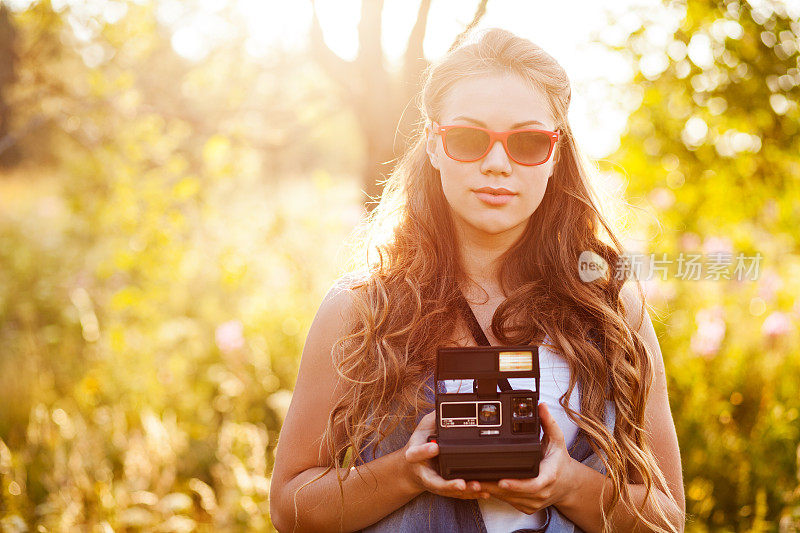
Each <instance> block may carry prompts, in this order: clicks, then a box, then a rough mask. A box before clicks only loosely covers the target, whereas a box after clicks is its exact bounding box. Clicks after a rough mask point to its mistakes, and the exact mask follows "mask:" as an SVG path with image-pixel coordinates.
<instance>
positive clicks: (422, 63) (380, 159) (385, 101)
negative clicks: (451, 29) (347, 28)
mask: <svg viewBox="0 0 800 533" xmlns="http://www.w3.org/2000/svg"><path fill="white" fill-rule="evenodd" d="M486 4H487V0H480V1H479V2H478V5H477V8H476V9H475V14H474V15H473V17H472V20H471V21H470V23H469V24H468V25H467V27H466V28H465V29H464V31H462V32H461V33H459V34H458V36H456V38H455V39H454V41H453V44H452V45H451V48H454V47H456V46H458V44H459V43H460V42H461V41H462V40H463V39H464V37H465V36H466V35H467V34H468V33H469V32H470V30H472V29H473V28H474V27H475V26H476V25H477V24H478V23H479V22H480V20H481V18H483V16H484V14H485V13H486ZM430 8H431V0H422V1H421V2H420V3H419V9H418V10H417V16H416V21H415V22H414V26H413V27H412V28H411V32H410V34H409V36H408V41H407V44H406V50H405V53H404V54H403V62H402V65H400V66H399V67H398V68H397V69H396V72H393V71H392V70H390V69H389V68H388V65H387V63H388V61H387V59H386V58H385V57H384V54H383V49H382V44H381V27H382V17H383V1H382V0H375V1H371V2H362V3H361V18H360V21H359V24H358V57H357V58H356V59H354V60H352V61H347V60H345V59H342V58H341V57H339V56H338V55H336V53H335V52H333V51H332V50H331V49H330V48H329V47H328V46H327V45H326V44H325V40H324V37H323V33H322V27H321V26H320V23H319V19H318V17H317V15H316V9H315V10H314V15H313V19H312V24H311V32H310V39H309V40H310V43H311V55H312V57H313V58H314V59H315V61H316V62H317V63H318V64H319V65H320V66H321V67H322V68H323V70H324V71H325V72H326V73H327V74H328V75H329V76H330V78H331V79H332V80H334V82H335V83H336V85H337V87H338V89H339V94H340V98H341V99H342V103H343V104H344V105H346V106H347V107H348V108H349V109H350V110H351V111H352V112H353V115H354V116H355V117H356V118H357V120H358V124H359V126H360V129H361V134H362V136H363V139H364V144H365V150H366V158H365V162H366V164H365V165H364V170H363V174H362V181H363V184H362V187H363V192H364V194H365V195H366V197H367V198H365V201H366V202H367V203H366V207H367V209H369V210H371V209H372V208H373V207H374V206H375V205H376V204H377V200H378V199H380V194H381V191H382V190H383V187H382V184H381V181H380V180H381V179H385V178H387V177H388V176H389V173H390V172H391V170H392V168H393V167H394V163H395V159H396V158H397V157H399V156H400V155H401V154H402V153H403V152H404V151H405V149H406V148H407V147H408V139H410V138H411V134H412V133H413V130H414V128H415V127H416V125H417V121H418V120H419V118H420V116H419V111H418V108H417V102H415V101H414V97H415V96H416V94H417V93H418V92H419V89H420V87H421V85H422V81H423V80H422V73H423V71H424V70H425V68H427V66H428V64H429V61H428V60H427V59H425V55H424V53H423V42H424V41H425V35H426V33H427V31H428V13H429V12H430ZM398 134H399V137H400V142H399V143H398V142H396V141H397V137H398ZM372 199H374V200H375V202H374V203H373V202H371V201H370V200H372Z"/></svg>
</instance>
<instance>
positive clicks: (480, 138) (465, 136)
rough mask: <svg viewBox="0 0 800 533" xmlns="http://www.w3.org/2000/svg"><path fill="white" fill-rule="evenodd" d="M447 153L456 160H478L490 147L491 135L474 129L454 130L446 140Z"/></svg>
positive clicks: (448, 134)
mask: <svg viewBox="0 0 800 533" xmlns="http://www.w3.org/2000/svg"><path fill="white" fill-rule="evenodd" d="M444 142H445V144H446V145H447V151H448V152H449V153H450V155H451V156H452V157H454V158H456V159H465V160H474V159H478V158H479V157H480V156H482V155H483V153H484V152H485V151H486V147H487V146H489V134H488V133H486V132H485V131H481V130H474V129H472V128H452V129H450V130H447V134H446V135H445V139H444Z"/></svg>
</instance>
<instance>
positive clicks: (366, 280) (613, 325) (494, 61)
mask: <svg viewBox="0 0 800 533" xmlns="http://www.w3.org/2000/svg"><path fill="white" fill-rule="evenodd" d="M498 73H513V74H516V75H517V76H519V77H520V78H521V79H523V80H526V81H527V82H530V83H531V86H532V87H535V88H537V89H538V90H540V91H541V92H542V93H543V94H545V95H546V97H547V100H548V103H549V105H550V109H551V111H552V112H553V117H554V118H555V121H556V125H557V126H556V127H557V128H560V129H561V132H562V137H561V141H560V142H559V143H558V145H557V152H556V154H555V156H554V157H555V158H556V159H555V165H554V172H553V176H552V177H551V178H550V180H549V181H548V184H547V189H546V191H545V194H544V198H543V199H542V202H541V204H540V205H539V207H538V208H537V209H536V211H535V212H534V213H533V215H532V216H531V217H530V219H529V221H528V224H527V226H526V228H525V231H524V233H523V234H522V236H521V237H520V238H519V240H518V241H517V242H516V243H515V244H514V245H513V246H512V247H511V248H510V249H509V250H507V251H506V252H505V254H504V255H503V257H502V258H501V265H502V266H501V270H500V280H501V283H502V289H503V291H504V293H505V294H506V295H507V299H506V300H505V301H504V302H503V303H502V304H500V306H499V307H498V308H497V311H496V312H495V315H494V317H493V318H492V324H491V328H492V333H493V334H494V336H495V337H496V338H497V339H498V340H499V341H500V342H502V343H504V344H509V345H519V344H531V343H535V344H541V343H542V341H543V339H544V336H545V334H547V335H548V336H549V339H550V342H551V346H552V347H553V349H555V350H556V351H558V352H559V353H560V354H562V356H563V357H564V359H565V360H566V361H567V362H568V364H569V367H570V370H571V377H570V381H569V388H568V390H567V392H566V393H565V394H564V395H563V396H562V397H561V398H560V399H559V402H560V404H561V406H562V407H563V408H564V410H565V411H566V413H567V416H569V418H570V419H571V420H572V421H573V422H574V423H575V424H577V426H578V427H579V429H580V430H582V431H583V432H584V433H585V435H586V436H587V438H588V439H589V443H590V445H591V447H592V449H593V450H594V452H595V453H597V454H598V455H599V456H600V457H601V459H602V461H603V464H604V465H605V467H606V472H607V474H606V475H607V476H609V477H610V478H611V480H612V481H613V499H612V503H611V505H610V507H609V509H607V510H605V509H604V529H603V530H604V531H610V530H611V529H610V527H611V526H610V524H609V522H608V517H609V516H610V515H611V512H612V511H613V509H614V508H615V507H616V506H617V505H618V504H619V503H623V504H624V505H626V507H628V508H629V509H630V510H631V511H632V512H635V513H636V515H637V516H638V517H639V518H640V519H641V520H642V521H643V522H644V523H646V524H647V525H648V526H650V527H651V528H652V529H653V530H654V531H676V530H675V529H669V530H666V529H664V528H663V527H661V526H660V525H659V524H656V523H653V522H652V521H651V520H650V519H648V518H647V517H646V516H644V515H643V514H642V513H641V512H640V510H639V509H637V508H636V506H635V505H633V502H632V499H631V495H630V493H629V491H628V485H627V484H628V483H629V482H631V476H630V475H629V472H630V471H633V470H635V471H638V472H639V474H640V475H641V477H642V479H643V480H644V482H645V484H646V486H647V491H648V492H647V494H648V498H649V500H651V508H652V509H654V510H655V511H656V513H657V514H658V515H659V516H660V518H661V519H662V520H663V523H669V522H668V520H666V517H667V514H666V511H665V510H664V509H663V508H662V507H661V506H660V505H659V502H658V499H657V498H654V494H653V492H652V491H651V488H652V486H653V485H655V486H656V487H657V488H658V489H660V490H661V491H663V492H664V493H665V494H666V495H667V497H669V498H670V499H672V498H673V497H672V495H671V493H670V491H669V489H668V487H667V483H666V480H665V478H664V475H663V473H662V472H661V470H660V469H659V467H658V464H657V462H656V460H655V458H654V456H653V453H652V451H651V450H650V449H649V447H648V445H647V443H646V439H645V432H644V414H645V404H646V402H647V399H648V394H649V391H650V385H651V382H652V379H653V363H652V354H650V353H649V352H648V350H647V348H646V346H645V344H644V343H643V341H642V339H641V337H640V335H639V334H638V332H637V331H635V330H634V329H633V328H632V327H630V326H629V325H628V323H627V322H626V320H625V319H624V316H625V313H626V309H625V306H624V302H623V301H622V299H621V298H620V290H621V288H622V286H623V284H624V283H625V281H626V278H628V276H627V275H622V276H619V275H615V273H614V272H613V271H609V273H608V275H606V276H605V277H601V278H599V279H597V280H595V281H593V282H591V283H587V282H584V281H582V280H581V278H580V275H579V270H578V262H579V256H580V254H581V252H582V251H584V250H590V251H592V252H594V253H596V254H597V255H599V256H600V257H602V258H603V259H604V260H605V261H606V263H607V264H608V265H617V264H618V259H619V258H620V256H621V255H622V253H623V252H622V250H623V246H622V245H621V243H620V242H619V240H618V238H617V237H616V236H615V235H614V232H613V230H612V228H611V227H610V225H609V224H608V223H607V221H606V220H605V219H604V217H603V216H602V214H601V213H600V210H599V209H598V205H599V202H598V200H597V193H596V191H594V190H593V189H592V186H591V183H590V181H589V179H588V171H587V169H586V166H587V165H586V163H584V162H583V158H582V156H581V155H580V152H579V150H578V148H577V145H576V142H575V139H574V137H573V134H572V130H571V128H570V126H569V123H568V121H567V110H568V108H569V104H570V96H571V90H570V83H569V79H568V78H567V75H566V73H565V71H564V69H563V68H562V67H561V65H559V64H558V62H557V61H556V60H555V59H553V57H551V56H550V55H549V54H547V53H546V52H545V51H544V50H543V49H542V48H540V47H539V46H537V45H535V44H533V43H532V42H530V41H529V40H526V39H523V38H520V37H518V36H516V35H514V34H512V33H510V32H508V31H506V30H502V29H490V30H487V31H484V32H483V33H482V34H481V35H480V38H479V39H477V40H474V41H472V42H467V43H465V44H462V45H461V46H460V47H458V48H456V49H455V50H452V51H450V52H449V53H448V54H447V55H446V56H445V57H444V58H442V59H441V60H439V61H438V62H436V63H434V64H432V65H431V66H430V67H429V68H428V70H427V71H426V76H425V81H424V86H423V88H422V91H421V92H420V94H419V96H418V99H417V104H418V106H419V108H420V111H421V120H420V122H419V124H418V128H417V130H416V132H415V136H414V138H413V139H412V144H411V146H410V148H409V149H408V150H407V151H406V152H405V153H404V154H403V156H402V157H401V158H400V160H399V161H398V163H397V165H396V167H395V168H394V171H393V172H392V173H391V175H390V176H389V178H388V179H387V180H386V181H385V182H384V186H385V188H384V192H383V194H382V196H381V198H380V202H379V203H378V205H377V206H376V207H375V209H374V210H373V211H372V212H371V213H370V215H369V216H368V217H367V219H366V220H365V223H364V224H362V225H361V226H360V227H359V228H358V229H357V230H356V232H354V234H353V235H354V237H353V239H352V242H354V243H355V245H356V246H357V248H358V249H360V250H363V251H364V253H362V255H361V256H360V260H359V262H358V263H357V264H356V266H355V268H354V271H356V272H361V275H358V276H347V277H345V278H343V279H347V280H348V283H347V284H346V286H344V289H345V290H348V291H349V292H350V293H351V296H352V302H353V307H352V310H353V313H352V314H353V316H354V322H353V324H354V325H353V327H352V329H349V330H348V331H349V333H348V334H347V335H345V336H343V337H342V338H340V339H339V340H338V341H337V342H336V344H335V345H334V347H333V350H332V357H333V358H334V363H335V366H336V369H337V372H338V374H339V378H340V380H341V382H342V383H343V384H344V388H345V392H344V395H343V396H342V397H341V398H340V399H339V400H338V403H337V404H336V406H335V408H334V409H333V411H332V412H331V413H330V417H329V420H328V425H327V428H326V431H325V434H324V436H323V443H324V444H323V445H324V446H326V447H327V449H328V451H329V453H330V456H331V457H333V458H335V459H334V464H333V465H330V466H329V468H328V470H326V472H328V471H330V469H331V468H335V469H336V471H337V477H338V478H339V482H340V487H341V482H342V480H343V479H344V478H345V477H346V476H347V475H349V473H350V468H348V466H349V465H350V464H361V463H362V462H363V458H364V452H365V451H366V449H367V448H368V447H369V446H374V447H376V446H378V445H379V444H380V442H381V441H382V440H383V438H384V437H385V436H386V435H388V434H389V433H390V432H391V431H392V430H393V429H395V428H396V427H397V425H398V424H401V423H402V424H405V425H406V427H407V428H408V429H409V430H411V429H413V427H414V424H415V422H416V420H417V418H418V415H419V413H422V412H427V411H430V409H431V408H432V405H431V404H430V402H429V401H428V400H427V399H426V393H430V392H431V391H430V390H429V385H428V383H427V380H428V378H429V377H430V375H431V373H432V371H433V367H434V362H435V360H434V359H435V354H436V349H437V347H439V346H443V345H447V344H448V343H450V342H451V339H452V338H453V334H454V331H455V328H456V318H455V317H459V316H461V315H460V313H459V311H458V310H459V307H458V301H457V298H458V297H460V296H459V294H460V291H462V288H463V287H464V282H465V281H464V280H465V279H466V274H465V272H464V270H463V268H462V265H461V264H460V262H459V257H460V256H459V249H458V246H459V245H458V238H457V234H456V231H455V226H454V222H453V217H452V215H451V212H450V208H449V205H448V203H447V201H446V199H445V196H444V193H443V191H442V186H441V181H440V175H439V171H438V170H436V169H435V168H434V167H433V166H432V165H431V163H430V161H429V158H428V155H427V153H426V151H425V135H424V125H425V124H426V123H427V121H429V120H432V121H437V122H438V121H439V119H440V113H441V110H442V105H443V101H444V98H445V96H446V95H447V94H448V91H449V90H450V89H451V88H452V87H453V85H454V84H455V83H457V82H458V81H459V80H461V79H464V78H467V77H476V76H485V75H492V74H498ZM603 231H604V232H605V234H603ZM604 237H605V240H601V239H602V238H604ZM373 250H377V256H372V257H370V251H373ZM634 283H635V284H636V286H637V288H638V291H639V294H640V295H642V294H643V293H642V288H641V285H640V284H639V283H638V281H636V280H634ZM343 285H344V284H343ZM641 301H642V308H641V313H642V316H645V315H644V298H643V297H642V298H641ZM593 341H594V342H593ZM576 383H580V388H581V392H582V393H581V394H580V412H575V411H574V410H572V409H571V408H570V407H569V398H570V396H571V395H572V393H573V389H574V387H575V385H576ZM607 400H611V401H613V402H614V404H615V407H616V425H615V427H614V430H613V434H612V433H611V432H610V431H609V429H608V428H607V427H606V425H605V423H604V418H605V406H606V401H607ZM336 436H338V438H337V437H336ZM342 436H343V437H342ZM373 449H374V448H373ZM359 470H360V469H359ZM323 474H324V473H323ZM323 474H320V476H319V477H321V476H322V475H323ZM319 477H318V478H317V479H319ZM312 481H313V480H312ZM301 488H302V487H301ZM298 490H299V489H298ZM673 501H674V500H673Z"/></svg>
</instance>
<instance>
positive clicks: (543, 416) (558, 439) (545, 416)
mask: <svg viewBox="0 0 800 533" xmlns="http://www.w3.org/2000/svg"><path fill="white" fill-rule="evenodd" d="M539 420H541V421H542V430H543V431H544V436H545V437H547V438H548V439H549V441H550V442H551V443H553V444H557V445H564V446H566V444H565V441H564V432H563V431H561V428H560V427H558V423H557V422H556V419H555V418H554V417H553V415H552V414H550V409H549V408H548V406H547V404H546V403H540V404H539Z"/></svg>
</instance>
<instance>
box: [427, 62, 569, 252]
mask: <svg viewBox="0 0 800 533" xmlns="http://www.w3.org/2000/svg"><path fill="white" fill-rule="evenodd" d="M437 124H438V125H442V126H446V125H450V124H460V125H465V126H468V125H471V126H481V127H484V128H488V129H490V130H494V131H507V130H512V129H520V128H537V129H544V130H549V131H553V130H554V127H555V124H554V120H553V117H552V113H551V111H550V107H549V105H548V103H547V101H546V100H545V97H544V95H543V94H541V93H540V92H539V91H537V90H535V89H533V88H531V87H530V86H528V85H526V84H525V83H524V82H523V81H522V80H520V79H519V78H517V77H516V76H514V75H510V74H508V75H503V74H498V75H491V76H485V77H479V78H468V79H464V80H461V81H459V82H457V83H456V84H455V85H453V87H452V88H451V89H450V92H449V93H448V94H447V95H446V96H445V100H444V105H443V109H442V113H441V123H437V122H434V123H433V125H434V127H436V125H437ZM426 134H427V148H426V149H427V152H428V155H429V157H430V161H431V164H432V165H433V166H434V167H435V168H437V169H438V170H439V172H440V174H441V180H442V189H443V190H444V195H445V198H446V199H447V202H448V204H450V207H451V209H452V211H453V215H454V219H455V221H456V224H457V225H458V226H459V227H460V229H463V230H467V231H468V232H469V233H472V234H474V233H475V232H478V233H479V234H485V235H500V234H507V235H508V236H514V237H516V236H518V235H519V234H521V233H522V231H523V230H524V229H525V224H526V223H527V221H528V219H529V218H530V216H531V215H532V214H533V212H534V211H536V208H537V207H539V204H540V202H541V201H542V198H543V197H544V191H545V189H546V188H547V180H548V179H549V177H550V176H551V175H552V173H553V165H554V155H551V156H550V159H549V160H548V161H547V162H546V163H543V164H541V165H538V166H525V165H520V164H518V163H516V162H514V161H513V160H512V159H510V158H509V157H508V154H506V152H505V149H504V148H503V144H502V143H501V142H500V141H496V142H495V143H494V146H492V147H491V149H490V150H489V153H488V154H486V156H485V157H484V158H483V159H479V160H477V161H473V162H470V163H463V162H459V161H456V160H454V159H451V158H450V157H448V156H447V154H446V153H445V151H444V147H443V145H442V138H441V136H440V135H434V134H433V132H432V130H431V129H430V127H426ZM557 146H558V143H556V147H557ZM556 147H554V148H553V154H555V152H556ZM482 187H491V188H494V189H497V188H500V187H502V188H505V189H508V190H509V191H511V193H513V195H512V197H511V198H510V201H508V202H507V203H505V204H503V205H493V203H491V202H490V201H487V200H491V198H488V199H482V197H483V198H487V197H485V196H484V195H483V194H481V193H476V192H475V191H476V190H477V189H480V188H482ZM485 235H484V236H485Z"/></svg>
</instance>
